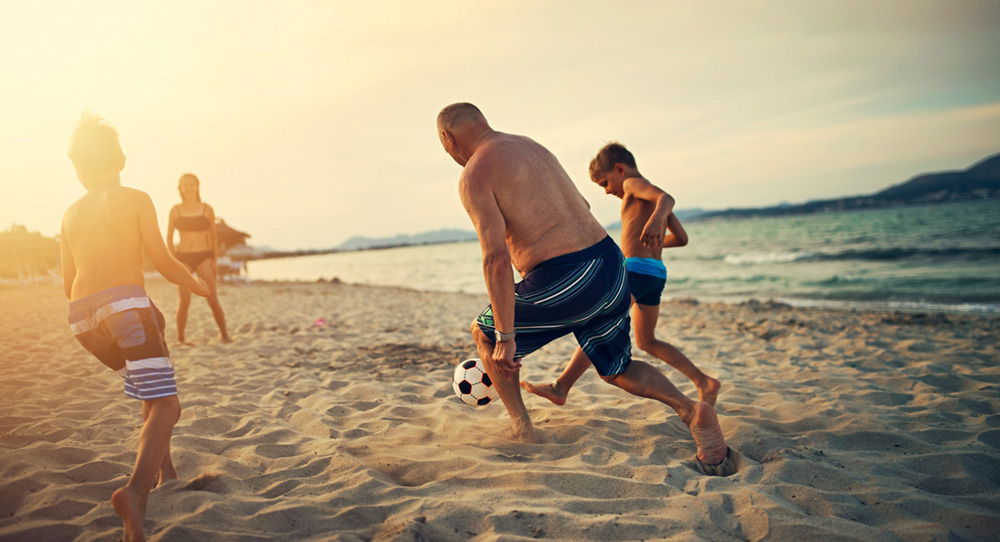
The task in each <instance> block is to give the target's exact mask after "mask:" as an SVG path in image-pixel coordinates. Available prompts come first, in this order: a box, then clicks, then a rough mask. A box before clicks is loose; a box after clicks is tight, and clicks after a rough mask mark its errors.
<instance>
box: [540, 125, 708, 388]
mask: <svg viewBox="0 0 1000 542" xmlns="http://www.w3.org/2000/svg"><path fill="white" fill-rule="evenodd" d="M590 178H591V180H592V181H593V182H595V183H597V184H598V185H600V186H601V188H604V191H605V192H606V193H608V194H613V195H615V196H617V197H619V198H621V200H622V211H621V212H622V239H621V246H622V252H623V253H624V254H625V266H626V269H627V270H628V287H629V290H630V291H631V293H632V302H633V307H632V322H633V328H634V330H635V340H636V344H637V345H638V346H639V348H641V349H642V350H644V351H645V352H647V353H649V354H651V355H653V356H656V357H657V358H659V359H661V360H663V361H664V362H666V363H667V364H668V365H670V366H671V367H673V368H675V369H677V370H678V371H680V372H681V373H682V374H684V376H686V377H688V378H690V379H691V381H692V382H694V384H695V386H696V387H697V388H698V400H699V401H704V402H706V403H708V404H710V405H712V406H715V400H716V399H717V398H718V395H719V387H720V386H721V383H720V382H719V381H718V380H716V379H714V378H712V377H710V376H707V375H706V374H705V373H703V372H701V370H699V369H698V368H697V367H695V365H694V363H692V362H691V360H689V359H688V358H687V356H685V355H684V354H683V353H681V351H680V350H678V349H677V348H675V347H674V346H673V345H671V344H670V343H667V342H664V341H661V340H659V339H657V338H656V335H655V333H654V330H655V328H656V322H657V320H658V319H659V316H660V292H662V291H663V286H664V285H665V284H666V282H667V269H666V267H664V265H663V261H662V260H661V254H662V252H663V249H664V248H670V247H682V246H684V245H686V244H687V241H688V238H687V232H685V231H684V228H683V227H682V226H681V222H680V220H678V219H677V217H676V216H675V215H674V214H673V208H674V198H673V197H671V196H670V194H667V193H666V192H664V191H663V190H661V189H660V188H658V187H657V186H655V185H654V184H653V183H651V182H649V181H648V180H646V178H645V177H643V176H642V174H640V173H639V170H638V169H637V168H636V165H635V158H634V157H633V156H632V153H631V152H629V151H628V149H626V148H625V147H624V146H623V145H622V144H620V143H609V144H607V145H605V146H604V148H602V149H601V150H600V152H598V153H597V156H596V157H595V158H594V159H593V160H592V161H591V162H590ZM581 353H582V352H581V351H580V350H579V349H577V351H576V353H575V354H574V355H573V358H572V359H571V360H570V364H569V366H568V367H566V370H564V371H563V373H562V374H561V375H559V378H557V379H556V381H555V382H553V383H551V384H547V385H544V386H536V385H534V384H531V383H529V382H521V387H523V388H524V389H525V390H527V391H529V392H531V393H534V394H535V395H539V396H541V397H545V398H546V399H548V400H549V401H552V402H553V403H555V404H557V405H562V404H564V403H565V402H566V397H567V395H568V394H569V390H570V388H571V387H573V384H574V383H575V382H576V381H577V379H578V378H580V376H581V375H583V373H584V372H586V370H587V367H588V366H589V365H590V364H589V363H588V362H587V359H586V357H584V356H582V355H581Z"/></svg>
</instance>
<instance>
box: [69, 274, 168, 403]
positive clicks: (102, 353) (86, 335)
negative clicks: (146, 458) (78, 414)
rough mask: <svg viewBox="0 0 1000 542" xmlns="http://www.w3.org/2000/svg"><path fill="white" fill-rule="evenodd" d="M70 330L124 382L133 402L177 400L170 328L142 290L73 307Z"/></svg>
mask: <svg viewBox="0 0 1000 542" xmlns="http://www.w3.org/2000/svg"><path fill="white" fill-rule="evenodd" d="M69 325H70V328H71V329H72V330H73V335H74V336H76V340H78V341H80V344H82V345H83V347H84V348H86V349H87V351H89V352H90V353H91V354H93V355H94V356H96V357H97V359H99V360H100V361H101V363H103V364H105V365H107V366H108V367H110V368H111V370H113V371H115V372H117V373H118V374H119V375H121V376H122V377H123V378H124V379H125V395H127V396H128V397H131V398H133V399H139V400H140V401H146V400H149V399H156V398H159V397H167V396H170V395H177V383H176V381H175V380H174V366H173V364H171V363H170V352H169V351H168V350H167V342H166V339H165V338H164V336H163V330H164V329H165V326H166V323H165V322H164V320H163V314H162V313H160V310H159V309H157V308H156V305H154V304H153V300H151V299H150V298H149V296H147V295H146V291H145V290H144V289H143V288H142V287H141V286H134V285H125V286H115V287H114V288H109V289H107V290H104V291H101V292H98V293H96V294H94V295H91V296H87V297H85V298H83V299H78V300H76V301H72V302H70V304H69Z"/></svg>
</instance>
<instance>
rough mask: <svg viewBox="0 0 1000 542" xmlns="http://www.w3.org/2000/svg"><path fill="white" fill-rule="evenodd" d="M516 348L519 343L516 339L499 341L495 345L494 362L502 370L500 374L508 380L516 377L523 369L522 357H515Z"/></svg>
mask: <svg viewBox="0 0 1000 542" xmlns="http://www.w3.org/2000/svg"><path fill="white" fill-rule="evenodd" d="M516 350H517V344H516V342H515V341H503V342H498V343H496V345H495V346H494V347H493V363H494V364H495V365H496V367H497V369H499V370H500V374H502V375H503V376H504V378H506V379H507V380H511V379H512V378H516V377H517V374H518V372H519V371H520V370H521V358H517V359H515V358H514V352H515V351H516Z"/></svg>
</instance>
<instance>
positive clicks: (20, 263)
mask: <svg viewBox="0 0 1000 542" xmlns="http://www.w3.org/2000/svg"><path fill="white" fill-rule="evenodd" d="M50 270H51V271H52V272H57V271H58V270H59V241H58V240H57V239H53V238H49V237H45V236H44V235H42V234H40V233H38V232H29V231H28V229H27V228H25V227H24V226H21V225H18V224H13V225H11V227H10V229H8V230H7V231H3V232H0V278H12V279H15V278H24V277H35V276H48V274H49V271H50Z"/></svg>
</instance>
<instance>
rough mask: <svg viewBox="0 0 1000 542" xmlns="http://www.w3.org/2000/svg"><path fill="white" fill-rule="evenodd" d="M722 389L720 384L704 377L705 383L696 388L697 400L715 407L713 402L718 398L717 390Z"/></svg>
mask: <svg viewBox="0 0 1000 542" xmlns="http://www.w3.org/2000/svg"><path fill="white" fill-rule="evenodd" d="M721 387H722V382H719V381H718V380H716V379H714V378H712V377H710V376H706V377H705V383H704V384H703V385H701V386H698V400H699V401H701V402H703V403H708V404H710V405H712V406H713V407H714V406H715V401H716V400H717V399H718V398H719V388H721Z"/></svg>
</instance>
